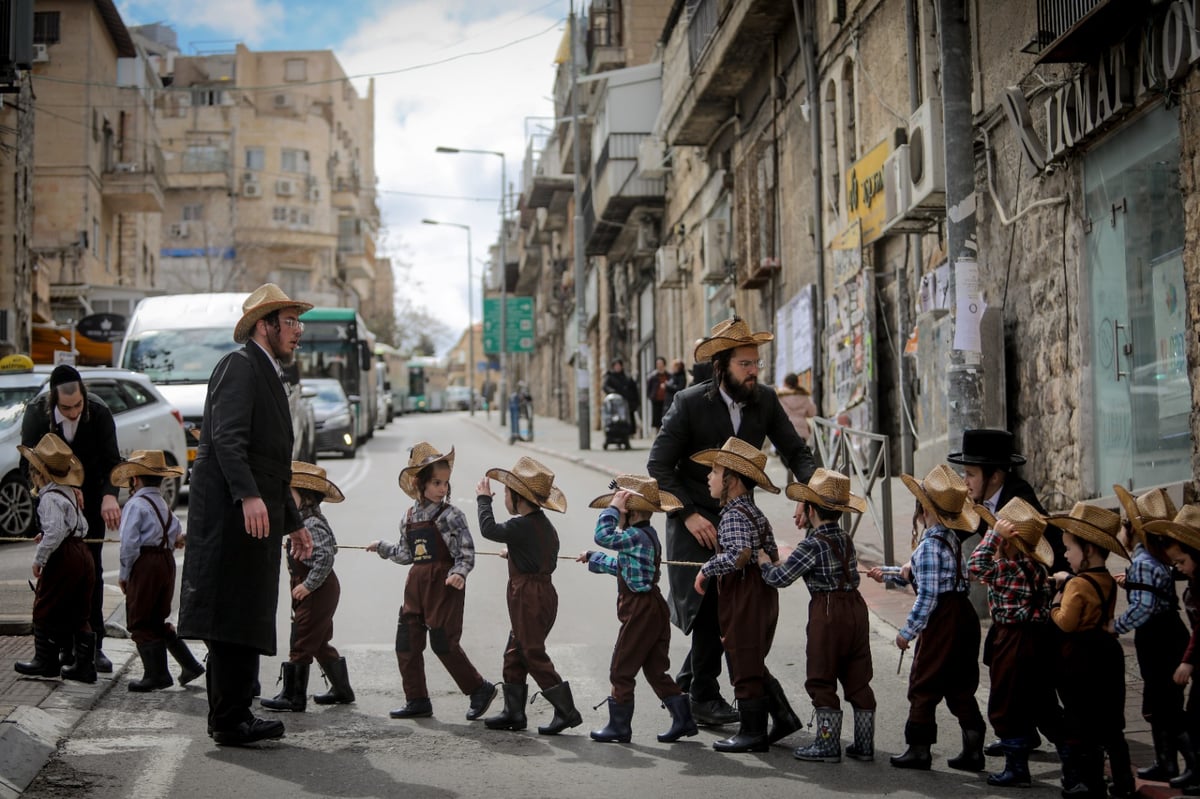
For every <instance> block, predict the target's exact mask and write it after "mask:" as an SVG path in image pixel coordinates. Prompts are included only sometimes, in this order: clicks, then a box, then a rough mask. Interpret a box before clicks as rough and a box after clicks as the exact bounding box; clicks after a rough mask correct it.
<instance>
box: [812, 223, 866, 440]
mask: <svg viewBox="0 0 1200 799" xmlns="http://www.w3.org/2000/svg"><path fill="white" fill-rule="evenodd" d="M830 248H831V254H832V256H833V257H832V265H833V280H832V281H831V282H830V285H829V288H828V294H827V296H826V308H825V331H824V338H825V357H826V359H827V360H826V365H825V386H824V389H825V391H824V397H823V402H822V405H823V407H822V408H821V411H822V415H823V416H827V417H829V418H832V419H837V418H838V417H843V423H846V421H845V417H849V426H850V427H854V428H858V429H860V430H871V431H873V430H874V429H875V419H874V407H873V406H874V397H873V395H872V391H871V389H872V387H873V386H874V381H875V353H874V336H875V331H874V320H875V304H874V296H873V284H872V280H871V275H870V274H869V273H868V271H867V269H866V268H865V267H864V264H863V255H862V239H861V236H860V235H859V231H858V225H857V224H855V225H852V226H851V227H849V228H847V230H846V231H845V232H844V233H842V234H841V235H840V236H838V237H837V238H835V239H834V240H833V241H832V242H831V245H830Z"/></svg>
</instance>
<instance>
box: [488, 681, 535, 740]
mask: <svg viewBox="0 0 1200 799" xmlns="http://www.w3.org/2000/svg"><path fill="white" fill-rule="evenodd" d="M500 691H501V693H503V694H504V709H503V710H501V711H500V712H499V713H497V714H496V715H494V716H488V717H487V718H486V719H484V720H483V725H484V726H485V727H487V728H488V729H489V730H523V729H525V725H526V724H527V723H528V722H527V720H526V718H525V699H526V697H528V696H529V686H528V685H526V684H525V683H514V682H506V683H501V684H500Z"/></svg>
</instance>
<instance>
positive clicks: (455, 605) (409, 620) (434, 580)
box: [396, 562, 483, 699]
mask: <svg viewBox="0 0 1200 799" xmlns="http://www.w3.org/2000/svg"><path fill="white" fill-rule="evenodd" d="M449 573H450V567H449V565H448V564H445V563H437V562H435V563H428V564H424V563H418V564H414V565H413V567H412V568H411V569H409V572H408V582H406V583H405V584H404V604H403V605H402V606H401V607H400V622H399V624H397V626H396V663H397V664H398V665H399V666H400V680H401V682H402V683H403V684H404V696H405V698H407V699H425V698H427V697H428V696H429V689H428V688H427V687H426V685H425V657H424V654H423V653H424V652H425V636H426V631H428V635H429V638H430V647H431V648H432V649H433V654H435V655H437V656H438V660H440V661H442V665H443V666H445V667H446V671H448V672H449V673H450V677H451V678H452V679H453V680H454V682H455V684H456V685H458V690H460V691H462V692H463V693H464V694H469V693H471V692H472V691H474V690H475V689H477V688H478V687H479V686H480V685H482V684H483V677H482V676H480V674H479V672H478V671H476V669H475V667H474V666H473V665H471V661H470V660H469V659H468V658H467V653H466V652H464V651H463V648H462V646H461V645H460V644H459V639H461V638H462V623H463V609H464V607H465V605H466V601H467V597H466V592H465V591H458V590H456V589H454V588H450V587H449V586H447V585H446V577H447V575H449Z"/></svg>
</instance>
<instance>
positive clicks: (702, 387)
mask: <svg viewBox="0 0 1200 799" xmlns="http://www.w3.org/2000/svg"><path fill="white" fill-rule="evenodd" d="M711 388H712V381H711V380H706V381H704V382H703V383H697V384H695V385H693V386H690V387H689V388H685V389H684V390H683V391H680V392H679V393H678V394H676V395H675V401H674V402H672V403H671V408H670V410H668V411H667V415H666V416H665V417H664V418H663V424H662V429H661V430H660V431H659V433H658V436H656V437H655V439H654V444H653V445H652V446H651V447H650V458H649V460H648V461H647V463H646V469H647V471H649V472H650V476H651V477H653V478H654V479H655V480H657V481H658V484H659V486H660V487H661V488H662V489H663V490H665V491H669V492H670V493H672V494H674V495H675V496H676V497H678V498H679V501H680V502H682V503H683V508H681V509H680V510H679V511H677V512H676V513H672V514H669V515H668V517H667V559H668V560H681V561H690V562H704V561H706V560H708V559H709V558H710V557H712V554H713V552H712V550H711V549H706V548H705V547H703V546H701V545H700V543H699V542H698V541H696V539H695V538H694V537H693V536H692V534H691V533H690V532H688V529H687V527H686V526H685V524H684V519H686V518H687V517H688V516H690V515H692V514H693V513H700V514H701V515H703V516H704V517H705V518H707V519H708V520H709V521H710V522H712V523H713V526H714V527H715V526H716V524H717V521H718V517H719V516H720V505H719V503H718V502H717V500H715V499H713V498H712V497H711V496H710V495H709V493H708V473H709V471H711V470H710V469H709V467H707V466H703V465H701V464H699V463H696V462H695V461H693V460H692V459H691V456H692V455H694V454H696V453H697V452H699V451H700V450H702V449H720V447H721V445H722V444H724V443H725V441H726V439H728V438H729V437H730V436H732V435H734V429H733V423H732V422H731V421H730V419H729V409H728V408H727V407H726V406H725V404H724V401H723V400H722V398H721V395H720V393H719V392H714V395H713V396H710V394H709V390H710V389H711ZM737 437H738V438H740V439H742V440H743V441H745V442H747V443H749V444H753V445H754V446H756V447H759V448H761V447H762V445H763V442H764V441H765V440H766V439H768V438H769V439H771V443H772V444H774V445H775V449H776V450H777V451H778V452H779V455H780V457H781V458H782V459H783V462H784V463H785V464H787V466H788V468H789V469H791V470H792V473H793V474H795V475H797V478H798V479H799V480H800V481H802V482H808V479H809V478H810V477H812V473H813V471H814V470H815V469H816V464H815V463H814V462H813V457H812V452H811V451H809V449H808V446H807V445H806V444H805V443H804V439H802V438H800V436H799V435H797V433H796V428H795V427H793V426H792V423H791V422H790V421H789V420H788V417H787V413H786V412H785V411H784V410H783V406H782V405H780V404H779V397H778V396H776V394H775V392H774V391H772V390H771V389H769V388H766V387H765V386H761V385H756V386H755V388H754V402H753V403H752V404H749V405H746V406H745V407H744V408H742V423H741V426H740V427H739V428H738V430H737ZM698 571H699V567H696V566H669V567H668V568H667V581H668V583H669V585H670V587H671V596H670V603H671V622H672V623H673V624H675V625H676V626H677V627H679V628H680V629H681V630H683V631H684V632H690V631H691V628H692V622H693V621H694V620H695V617H696V612H697V610H698V609H699V607H700V600H701V596H700V595H699V594H697V593H696V591H695V589H694V588H693V587H692V584H693V582H694V581H695V579H696V572H698Z"/></svg>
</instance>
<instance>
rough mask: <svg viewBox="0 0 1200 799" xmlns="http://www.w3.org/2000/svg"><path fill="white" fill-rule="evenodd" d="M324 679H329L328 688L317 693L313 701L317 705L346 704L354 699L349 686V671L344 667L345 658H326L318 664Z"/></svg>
mask: <svg viewBox="0 0 1200 799" xmlns="http://www.w3.org/2000/svg"><path fill="white" fill-rule="evenodd" d="M319 665H320V666H321V672H322V673H323V674H324V675H325V679H326V680H328V681H329V690H328V691H326V692H325V693H323V694H317V695H316V696H314V697H313V701H314V702H316V703H317V704H318V705H348V704H350V703H351V702H353V701H354V689H353V688H351V687H350V672H349V671H348V670H347V669H346V659H345V658H341V657H340V658H338V659H337V660H327V661H325V662H324V663H321V664H319Z"/></svg>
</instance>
